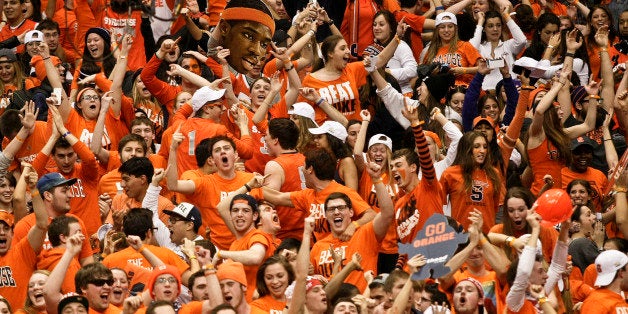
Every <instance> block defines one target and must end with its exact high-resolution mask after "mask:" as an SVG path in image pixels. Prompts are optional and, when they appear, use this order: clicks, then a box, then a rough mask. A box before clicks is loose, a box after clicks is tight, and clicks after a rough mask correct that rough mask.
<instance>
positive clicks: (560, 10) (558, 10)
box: [531, 1, 567, 17]
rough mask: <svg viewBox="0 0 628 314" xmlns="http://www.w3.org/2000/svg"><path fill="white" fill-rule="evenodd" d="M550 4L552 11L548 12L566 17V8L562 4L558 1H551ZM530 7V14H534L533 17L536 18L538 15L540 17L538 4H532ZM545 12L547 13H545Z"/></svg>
mask: <svg viewBox="0 0 628 314" xmlns="http://www.w3.org/2000/svg"><path fill="white" fill-rule="evenodd" d="M552 3H553V4H554V7H552V9H551V10H550V12H551V13H554V14H556V16H563V15H567V7H566V6H565V5H564V4H562V3H560V2H558V1H552ZM531 7H532V12H534V16H536V17H538V16H539V15H541V5H540V4H538V3H532V5H531ZM545 12H546V13H547V11H545Z"/></svg>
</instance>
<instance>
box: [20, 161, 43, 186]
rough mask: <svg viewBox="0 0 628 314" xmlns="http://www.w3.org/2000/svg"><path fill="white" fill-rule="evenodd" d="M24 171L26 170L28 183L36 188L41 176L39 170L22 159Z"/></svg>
mask: <svg viewBox="0 0 628 314" xmlns="http://www.w3.org/2000/svg"><path fill="white" fill-rule="evenodd" d="M22 171H23V172H24V174H23V175H24V176H25V177H24V179H25V180H26V184H28V187H29V188H31V189H35V187H36V186H37V180H38V179H39V176H38V175H37V171H35V169H34V168H33V166H32V165H31V164H29V163H27V162H25V161H22Z"/></svg>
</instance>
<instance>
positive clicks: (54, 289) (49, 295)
mask: <svg viewBox="0 0 628 314" xmlns="http://www.w3.org/2000/svg"><path fill="white" fill-rule="evenodd" d="M83 241H85V235H83V234H82V233H75V234H73V235H71V236H69V237H68V240H67V242H66V244H65V245H66V247H65V251H64V252H63V255H61V259H59V262H58V263H57V266H55V268H53V269H52V272H51V273H50V276H48V279H47V280H46V284H45V285H44V299H45V300H46V310H47V311H48V313H50V314H57V304H59V301H61V298H62V295H61V292H60V291H61V284H62V283H63V280H64V279H65V273H66V271H67V270H68V267H70V263H71V262H72V260H73V259H74V258H75V257H76V256H77V255H78V254H79V253H80V252H81V249H82V247H83ZM78 289H81V287H77V290H78Z"/></svg>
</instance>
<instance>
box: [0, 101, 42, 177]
mask: <svg viewBox="0 0 628 314" xmlns="http://www.w3.org/2000/svg"><path fill="white" fill-rule="evenodd" d="M20 111H21V112H22V113H21V114H20V115H19V117H20V122H22V127H21V128H20V130H19V131H18V132H17V134H16V135H15V136H14V137H13V139H12V140H11V141H10V142H9V144H8V145H7V146H6V147H5V148H4V149H3V150H2V152H0V153H1V154H3V155H4V157H5V158H6V159H7V160H8V161H9V162H8V163H7V164H6V167H3V168H2V169H0V172H6V171H7V169H8V167H9V166H10V163H11V161H12V160H13V158H14V157H15V154H16V153H17V152H18V151H19V150H20V148H22V145H23V144H24V141H25V140H26V139H27V138H28V137H29V136H30V133H31V131H32V129H33V128H34V127H35V120H36V118H37V114H39V109H36V110H35V103H34V102H33V101H29V102H27V103H26V104H25V105H24V107H23V108H22V109H21V110H20Z"/></svg>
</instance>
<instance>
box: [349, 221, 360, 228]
mask: <svg viewBox="0 0 628 314" xmlns="http://www.w3.org/2000/svg"><path fill="white" fill-rule="evenodd" d="M351 223H352V224H353V225H354V226H355V228H356V229H358V228H360V224H359V223H358V222H357V221H353V222H351Z"/></svg>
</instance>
